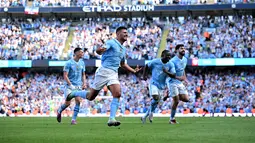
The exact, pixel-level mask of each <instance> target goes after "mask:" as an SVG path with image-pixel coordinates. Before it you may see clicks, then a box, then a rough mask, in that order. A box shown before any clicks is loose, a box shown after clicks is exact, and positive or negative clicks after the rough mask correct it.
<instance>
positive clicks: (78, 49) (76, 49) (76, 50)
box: [73, 48, 82, 53]
mask: <svg viewBox="0 0 255 143" xmlns="http://www.w3.org/2000/svg"><path fill="white" fill-rule="evenodd" d="M80 50H82V48H75V49H74V51H73V53H76V52H78V51H80Z"/></svg>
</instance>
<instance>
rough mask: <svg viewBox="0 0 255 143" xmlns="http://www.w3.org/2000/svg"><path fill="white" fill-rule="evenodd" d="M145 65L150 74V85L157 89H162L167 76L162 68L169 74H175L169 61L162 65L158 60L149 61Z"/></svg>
mask: <svg viewBox="0 0 255 143" xmlns="http://www.w3.org/2000/svg"><path fill="white" fill-rule="evenodd" d="M147 65H148V67H149V68H150V69H151V73H152V76H151V80H150V83H151V84H153V85H155V86H157V87H158V88H159V89H164V88H165V85H166V84H165V83H166V78H167V77H168V75H167V74H166V73H165V72H164V71H163V67H164V68H165V69H166V70H168V71H169V72H170V73H175V69H174V64H173V63H172V62H170V61H169V62H167V63H166V64H164V63H163V62H162V61H161V59H160V58H157V59H154V60H152V61H150V62H149V63H148V64H147Z"/></svg>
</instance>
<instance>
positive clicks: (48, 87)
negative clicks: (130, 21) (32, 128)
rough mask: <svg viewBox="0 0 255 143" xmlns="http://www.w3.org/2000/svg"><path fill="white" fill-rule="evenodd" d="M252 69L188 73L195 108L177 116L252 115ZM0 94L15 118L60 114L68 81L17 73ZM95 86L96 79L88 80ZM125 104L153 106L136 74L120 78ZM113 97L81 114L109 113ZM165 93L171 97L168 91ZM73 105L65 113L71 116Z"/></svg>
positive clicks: (166, 107) (165, 107) (129, 108)
mask: <svg viewBox="0 0 255 143" xmlns="http://www.w3.org/2000/svg"><path fill="white" fill-rule="evenodd" d="M254 75H255V73H254V71H253V70H252V69H244V70H240V69H238V70H231V69H224V70H220V71H218V70H216V71H211V70H210V69H207V70H204V71H203V70H201V69H198V70H195V71H193V72H189V73H187V78H188V80H189V82H190V84H189V85H188V86H187V89H188V92H189V96H190V99H191V102H190V103H185V104H184V103H180V105H179V107H178V113H184V114H187V113H199V114H200V113H204V112H208V113H227V112H230V110H231V112H233V113H239V112H244V113H252V111H253V109H254V108H255V100H254V96H255V95H254V93H255V80H254V79H255V78H254ZM0 77H1V78H0V95H1V100H3V101H4V104H5V106H6V108H7V109H8V110H9V112H10V113H13V114H15V113H16V114H23V113H31V114H32V113H35V112H38V113H49V112H55V111H56V109H57V107H58V106H59V105H60V103H62V101H63V100H64V96H63V92H64V86H63V85H64V83H63V82H64V80H63V78H62V75H61V74H60V73H59V72H56V73H51V74H45V73H41V72H38V73H36V72H32V71H28V72H27V71H25V72H12V73H1V74H0ZM87 79H88V80H87V82H88V85H91V82H92V79H93V75H89V76H88V78H87ZM120 81H121V88H122V99H121V105H120V107H119V112H120V113H137V114H138V113H145V112H146V111H147V109H148V107H149V103H150V98H149V96H148V89H147V86H148V82H149V80H148V81H143V80H140V79H139V78H138V77H137V76H135V75H125V74H122V75H121V76H120ZM110 94H111V93H110V92H109V91H108V90H107V88H104V90H102V91H101V92H100V93H99V98H97V99H96V100H95V102H89V101H88V100H83V102H82V105H81V110H80V113H84V114H97V113H108V112H109V106H110V103H111V102H110V101H111V98H110V97H111V96H110ZM165 94H166V92H165ZM171 102H172V101H171V99H170V98H169V99H168V100H167V101H165V102H163V101H162V102H161V104H160V105H159V106H158V107H157V109H156V111H155V112H156V113H162V114H166V113H169V112H170V105H171ZM72 108H73V105H72V106H71V107H70V108H68V109H67V111H66V113H67V112H68V114H71V111H72Z"/></svg>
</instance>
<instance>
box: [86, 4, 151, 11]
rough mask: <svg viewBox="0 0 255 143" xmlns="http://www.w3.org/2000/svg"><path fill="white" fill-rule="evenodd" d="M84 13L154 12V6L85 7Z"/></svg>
mask: <svg viewBox="0 0 255 143" xmlns="http://www.w3.org/2000/svg"><path fill="white" fill-rule="evenodd" d="M82 10H83V11H84V12H120V11H121V12H131V11H154V6H153V5H125V6H118V5H115V6H84V7H83V8H82Z"/></svg>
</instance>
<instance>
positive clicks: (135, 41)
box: [68, 18, 162, 60]
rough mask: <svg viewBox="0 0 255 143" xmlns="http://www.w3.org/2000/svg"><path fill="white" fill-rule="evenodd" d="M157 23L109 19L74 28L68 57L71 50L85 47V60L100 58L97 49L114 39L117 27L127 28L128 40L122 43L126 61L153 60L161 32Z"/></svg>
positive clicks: (70, 54)
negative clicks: (125, 51) (124, 48)
mask: <svg viewBox="0 0 255 143" xmlns="http://www.w3.org/2000/svg"><path fill="white" fill-rule="evenodd" d="M160 25H161V24H160V22H159V21H154V22H146V21H145V20H142V19H141V18H139V19H133V20H132V21H124V20H122V19H111V20H109V21H106V22H101V23H100V24H99V23H96V22H92V21H90V22H89V23H85V24H81V25H79V26H77V27H75V31H74V37H73V41H72V43H71V44H70V46H71V48H70V50H69V54H68V55H69V57H72V55H73V53H72V51H73V49H74V48H76V47H81V48H84V47H85V51H86V52H85V55H84V58H85V59H91V58H100V56H99V55H97V54H96V52H95V50H96V48H97V47H100V46H102V45H103V44H104V43H105V42H106V40H109V39H111V38H114V37H116V35H115V30H116V28H118V27H119V26H127V27H128V34H129V38H128V40H127V42H126V43H124V45H125V47H126V48H127V59H137V60H141V59H149V60H151V59H153V58H155V57H156V54H157V51H158V48H159V44H160V40H161V35H162V30H161V27H160Z"/></svg>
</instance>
